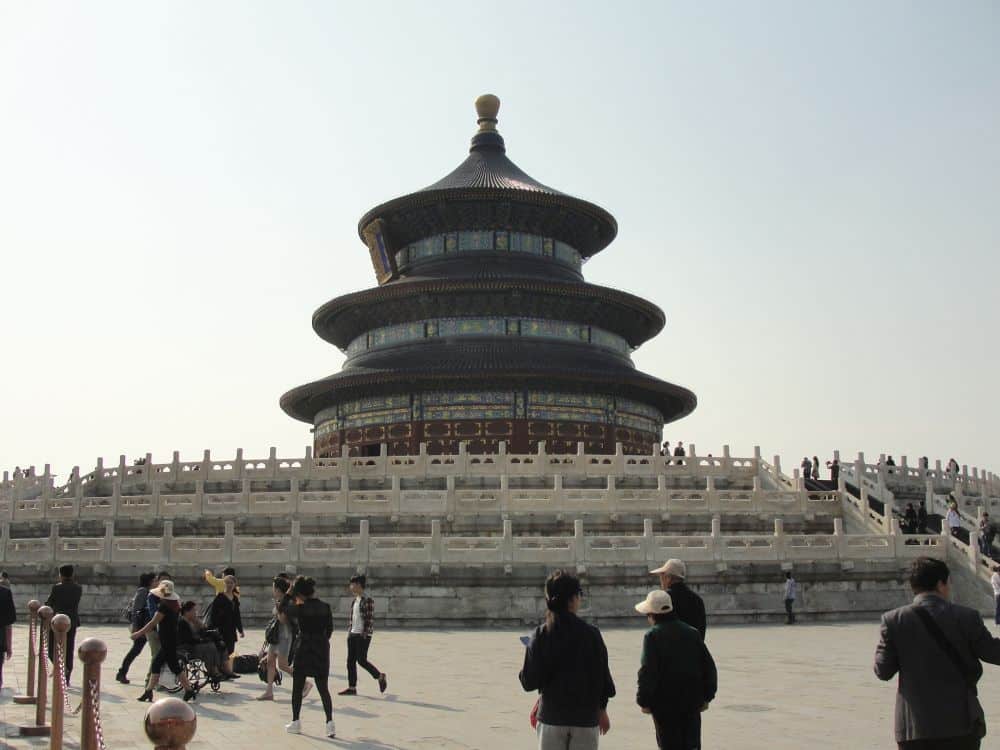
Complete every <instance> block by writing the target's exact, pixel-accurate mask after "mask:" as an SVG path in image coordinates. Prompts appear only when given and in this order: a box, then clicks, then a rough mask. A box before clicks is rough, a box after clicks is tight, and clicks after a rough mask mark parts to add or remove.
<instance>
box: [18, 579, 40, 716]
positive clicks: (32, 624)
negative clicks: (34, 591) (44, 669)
mask: <svg viewBox="0 0 1000 750" xmlns="http://www.w3.org/2000/svg"><path fill="white" fill-rule="evenodd" d="M41 606H42V603H41V602H40V601H38V600H37V599H32V600H31V601H30V602H28V692H26V693H25V694H24V695H15V696H14V703H18V704H20V705H22V706H33V705H35V700H36V698H35V639H34V638H33V637H32V636H34V634H35V630H36V629H37V628H38V610H39V609H40V608H41Z"/></svg>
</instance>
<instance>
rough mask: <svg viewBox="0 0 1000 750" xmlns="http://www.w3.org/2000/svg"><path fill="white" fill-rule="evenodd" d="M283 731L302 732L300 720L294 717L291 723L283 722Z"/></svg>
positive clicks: (290, 732)
mask: <svg viewBox="0 0 1000 750" xmlns="http://www.w3.org/2000/svg"><path fill="white" fill-rule="evenodd" d="M285 731H286V732H288V733H289V734H302V722H301V721H299V720H298V719H296V720H295V721H293V722H292V723H291V724H285Z"/></svg>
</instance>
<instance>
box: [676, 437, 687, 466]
mask: <svg viewBox="0 0 1000 750" xmlns="http://www.w3.org/2000/svg"><path fill="white" fill-rule="evenodd" d="M686 455H687V454H686V453H685V452H684V443H683V441H681V440H678V441H677V447H676V448H674V456H675V457H679V458H678V460H676V461H674V463H675V464H677V465H678V466H682V465H683V464H684V456H686Z"/></svg>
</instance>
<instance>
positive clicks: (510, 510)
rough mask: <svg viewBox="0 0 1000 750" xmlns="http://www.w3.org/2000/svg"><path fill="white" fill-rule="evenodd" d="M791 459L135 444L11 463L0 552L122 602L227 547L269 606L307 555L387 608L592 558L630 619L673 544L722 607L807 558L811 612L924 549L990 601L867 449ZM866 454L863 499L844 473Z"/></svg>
mask: <svg viewBox="0 0 1000 750" xmlns="http://www.w3.org/2000/svg"><path fill="white" fill-rule="evenodd" d="M345 452H346V449H345ZM692 453H693V450H692ZM780 465H781V463H780V460H779V459H778V458H774V459H773V461H772V462H767V461H765V460H763V459H762V458H761V456H760V451H759V450H755V452H754V455H753V456H751V457H733V456H731V455H730V452H729V450H728V448H723V451H722V455H720V456H717V457H713V456H699V455H689V456H687V457H685V458H684V459H681V460H678V459H676V458H674V457H662V456H659V455H650V456H642V455H628V454H624V453H623V452H622V451H621V449H620V448H619V450H618V451H617V453H616V454H613V455H602V454H587V453H584V452H583V450H582V446H581V449H580V450H579V451H578V453H577V454H575V455H564V454H560V455H550V454H547V453H545V452H544V446H542V447H541V448H540V450H539V452H538V453H534V454H522V455H513V454H508V453H506V451H505V450H503V448H502V447H501V450H500V452H499V453H497V454H493V455H468V454H466V453H465V452H464V451H461V452H460V453H459V454H457V455H427V454H426V452H421V453H419V454H417V455H414V456H389V455H386V451H385V450H383V452H382V455H380V456H370V457H349V456H346V455H343V456H341V457H339V458H322V459H314V458H313V457H312V456H311V453H310V451H309V450H307V451H306V453H305V455H304V456H303V457H300V458H294V459H282V458H279V457H278V456H277V455H276V453H275V452H274V451H272V452H271V455H269V456H268V458H266V459H260V460H257V459H246V458H244V457H243V455H242V452H238V453H237V456H236V457H235V458H233V459H225V460H222V459H218V458H213V457H212V456H211V454H210V453H208V452H206V453H205V455H204V456H203V458H202V460H200V461H181V460H180V457H179V456H178V455H177V454H175V455H174V457H173V460H172V461H171V462H169V463H154V462H153V460H152V456H147V457H146V458H145V459H144V461H142V462H140V463H139V464H136V463H132V464H129V463H128V462H127V461H126V460H125V457H122V458H121V459H120V461H119V464H118V465H117V466H115V467H105V466H103V464H102V463H101V462H100V461H98V464H97V466H96V468H95V469H94V470H93V471H92V472H90V473H88V474H86V475H82V476H81V475H80V472H79V471H78V470H74V472H73V475H72V478H71V479H70V481H68V482H66V483H65V484H63V485H61V486H56V485H55V484H54V482H53V478H52V476H51V474H50V472H49V470H48V468H47V467H46V469H45V470H44V471H43V472H42V473H41V474H40V475H39V476H33V477H18V478H16V479H13V480H10V479H5V481H4V483H3V485H2V489H0V519H3V520H2V521H0V560H2V561H3V564H4V565H5V566H6V567H7V568H8V569H9V570H11V572H12V573H13V574H14V575H15V576H16V577H17V578H18V579H19V580H20V581H21V582H23V583H22V586H21V591H22V592H24V593H25V594H27V591H25V588H24V587H25V586H27V587H29V588H31V587H37V591H36V593H42V592H43V590H44V589H45V588H46V587H47V585H48V584H49V583H50V579H51V577H52V575H53V570H54V568H55V567H56V566H57V565H59V564H63V563H73V564H75V565H77V567H78V570H79V577H80V578H81V580H82V581H83V583H84V584H85V586H86V592H87V596H88V598H89V601H88V602H86V603H85V609H86V610H87V611H90V612H93V613H95V614H97V615H98V616H103V617H106V618H111V617H114V616H115V614H116V612H117V611H118V609H119V605H120V603H121V601H122V600H123V598H124V597H125V596H126V594H127V592H128V591H130V590H131V587H132V585H133V581H134V579H135V578H136V576H137V574H138V572H140V571H141V570H145V569H151V568H154V567H155V568H159V569H163V568H166V569H168V570H170V571H171V573H172V574H173V575H174V577H175V579H176V580H177V581H178V582H180V583H182V584H184V583H188V584H189V585H190V584H193V583H194V582H195V581H196V580H197V579H198V577H199V575H200V572H201V570H202V569H203V568H204V567H212V568H218V567H220V566H221V565H222V564H223V563H231V564H233V565H234V566H235V567H236V568H237V569H238V571H239V575H240V579H241V586H242V587H243V590H244V591H245V592H254V591H256V593H259V594H260V595H259V596H250V597H246V600H245V601H246V602H247V611H246V614H247V615H248V616H249V617H250V618H251V619H252V618H253V617H255V616H261V617H263V616H266V614H267V606H268V605H267V602H268V597H267V590H266V587H267V584H268V581H269V580H270V578H271V577H272V576H273V575H274V574H275V573H276V572H278V571H279V570H290V571H297V572H308V573H310V574H313V575H315V576H316V577H317V578H318V579H319V580H322V581H346V579H347V577H349V575H350V574H352V573H353V572H355V571H366V572H367V573H368V575H369V576H370V577H371V578H372V580H374V581H378V583H379V586H380V589H381V590H382V591H383V592H384V595H385V600H384V605H383V607H382V610H381V613H380V615H381V617H383V618H384V619H387V620H389V621H393V622H398V623H406V624H412V625H420V624H427V623H436V622H441V621H446V622H451V623H454V624H477V623H484V622H528V621H531V620H532V619H533V618H535V617H536V615H537V612H538V611H539V606H540V596H539V592H540V582H541V580H542V579H543V578H544V576H545V574H546V573H547V572H548V571H549V570H551V569H553V568H556V567H570V568H573V569H575V570H576V571H578V572H579V573H580V574H581V575H583V576H584V577H585V580H586V581H587V584H588V587H589V589H590V592H591V597H590V598H591V602H592V614H593V615H594V616H595V617H597V618H599V619H600V618H611V619H615V618H617V617H620V616H621V614H620V613H621V612H623V611H625V612H627V609H623V606H624V604H625V603H626V600H631V599H632V598H634V597H635V596H636V595H639V594H642V593H643V592H644V591H645V590H646V589H647V588H648V587H649V586H651V585H652V584H653V581H652V579H650V578H649V576H648V575H647V573H646V571H647V570H648V569H649V568H650V567H652V566H654V564H659V563H661V562H662V561H663V560H665V559H667V558H671V557H679V558H681V559H683V560H685V561H686V562H687V563H688V565H689V568H690V573H691V575H690V578H691V582H692V583H693V584H694V585H696V586H697V587H698V588H699V590H700V591H701V593H702V594H703V595H704V596H705V599H706V601H707V603H708V606H709V608H710V610H711V611H712V612H713V613H715V615H716V616H717V617H719V618H721V619H734V620H747V619H751V620H769V619H775V618H778V617H780V616H781V596H780V593H781V582H782V579H783V571H785V570H789V569H794V570H795V572H796V577H797V578H798V579H799V581H800V583H801V584H802V588H803V601H802V602H801V607H800V608H801V609H803V610H804V616H806V617H807V618H808V617H812V618H815V619H839V618H843V617H848V616H853V617H859V616H860V617H865V616H870V615H873V614H875V613H877V612H879V611H882V610H884V609H885V608H887V607H888V606H889V605H890V604H892V603H899V602H902V601H904V600H905V598H906V594H905V587H904V586H902V585H901V576H902V571H903V569H904V568H905V567H906V565H907V563H908V561H909V560H911V559H912V558H913V557H916V556H918V555H925V554H927V555H933V556H938V557H942V558H946V559H949V560H957V561H959V567H961V568H962V569H964V570H967V571H968V576H967V577H966V578H965V579H963V580H962V581H961V582H960V584H959V590H960V591H962V590H964V589H967V590H968V593H967V594H966V596H967V597H968V598H969V600H970V601H976V602H977V603H979V602H980V601H981V592H982V587H983V586H984V585H985V584H984V583H983V581H984V577H985V575H986V567H985V565H984V561H983V560H982V559H981V558H980V555H979V554H978V550H977V549H976V547H975V545H971V546H970V545H968V544H965V543H964V542H963V541H962V540H959V539H953V538H950V537H943V536H941V535H939V534H933V535H922V536H916V535H905V536H904V535H902V534H901V533H899V529H898V524H894V523H893V520H892V516H891V512H890V513H889V514H888V515H886V514H884V513H883V512H880V511H879V510H878V508H877V504H875V503H872V502H871V500H872V498H873V497H874V493H875V492H876V491H878V488H879V485H878V483H877V481H876V482H873V481H872V480H871V479H870V478H869V477H868V475H869V474H870V471H869V469H868V468H867V467H866V465H865V464H864V462H863V458H862V459H859V462H858V464H857V465H856V466H854V467H848V468H846V469H845V472H844V474H842V476H841V481H840V483H839V486H838V487H837V488H836V489H830V490H808V489H806V488H805V484H804V482H803V480H802V479H800V478H798V477H796V476H794V475H793V476H792V477H788V476H786V475H785V474H783V473H782V472H781V469H780ZM859 467H861V468H859ZM858 471H860V472H861V474H862V476H863V477H864V481H862V483H861V489H860V491H858V492H857V496H855V494H852V493H851V492H849V491H847V490H846V487H847V482H846V479H847V478H848V477H849V476H853V475H852V474H851V472H858ZM901 475H903V474H902V472H901ZM905 476H908V474H906V475H905ZM951 481H952V484H953V485H954V484H955V483H959V484H961V485H962V488H963V489H961V490H960V492H964V494H963V497H965V496H968V497H972V496H973V493H977V494H978V496H981V497H985V498H990V497H991V494H990V493H991V492H992V491H993V488H994V487H995V484H994V483H992V481H993V480H992V479H991V478H988V477H986V476H983V477H979V475H978V472H976V475H975V477H974V479H973V478H972V477H970V478H969V479H968V480H965V479H964V478H962V477H951ZM952 490H953V491H954V488H952ZM883 507H885V506H883ZM192 593H193V592H192Z"/></svg>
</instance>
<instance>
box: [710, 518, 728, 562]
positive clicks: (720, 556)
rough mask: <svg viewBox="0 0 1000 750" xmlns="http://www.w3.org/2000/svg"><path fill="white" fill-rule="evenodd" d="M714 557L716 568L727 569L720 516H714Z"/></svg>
mask: <svg viewBox="0 0 1000 750" xmlns="http://www.w3.org/2000/svg"><path fill="white" fill-rule="evenodd" d="M711 540H712V558H713V559H714V560H715V568H716V570H719V571H721V570H725V569H726V549H725V547H723V545H722V519H721V518H720V517H719V516H712V535H711Z"/></svg>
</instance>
